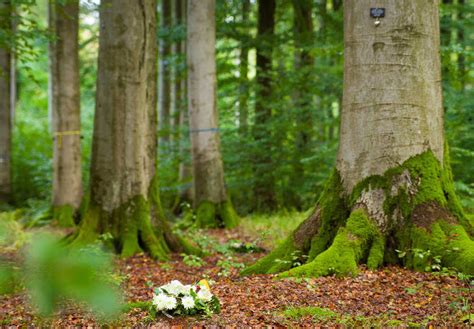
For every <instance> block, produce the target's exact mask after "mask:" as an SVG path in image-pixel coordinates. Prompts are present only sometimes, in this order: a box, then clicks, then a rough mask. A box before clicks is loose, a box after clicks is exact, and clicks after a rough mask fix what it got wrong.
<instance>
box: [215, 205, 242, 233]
mask: <svg viewBox="0 0 474 329" xmlns="http://www.w3.org/2000/svg"><path fill="white" fill-rule="evenodd" d="M219 214H220V217H221V218H222V222H223V223H224V227H226V228H233V227H236V226H237V225H239V216H237V213H236V212H235V210H234V206H233V205H232V202H231V201H230V199H229V200H227V201H224V202H222V203H221V204H220V205H219Z"/></svg>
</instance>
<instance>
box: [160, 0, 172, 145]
mask: <svg viewBox="0 0 474 329" xmlns="http://www.w3.org/2000/svg"><path fill="white" fill-rule="evenodd" d="M171 12H172V8H171V0H161V20H160V23H161V29H162V31H163V30H168V29H169V28H170V27H171V23H172V15H171ZM170 57H171V42H170V40H169V37H164V38H162V39H161V40H160V63H159V64H160V66H159V78H160V81H159V86H158V87H159V95H158V104H159V110H158V113H159V116H160V120H159V122H160V125H159V126H160V143H163V145H166V146H168V143H169V140H170V128H171V116H170V113H171V83H172V81H171V65H170Z"/></svg>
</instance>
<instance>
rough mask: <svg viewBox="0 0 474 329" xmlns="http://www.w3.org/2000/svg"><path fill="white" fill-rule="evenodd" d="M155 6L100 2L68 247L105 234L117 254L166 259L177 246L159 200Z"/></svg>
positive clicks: (120, 0)
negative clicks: (82, 196)
mask: <svg viewBox="0 0 474 329" xmlns="http://www.w3.org/2000/svg"><path fill="white" fill-rule="evenodd" d="M155 9H156V1H155V0H143V1H140V2H138V1H136V2H135V1H128V0H118V1H117V0H105V1H103V2H102V3H101V9H100V20H101V24H100V26H101V28H100V41H99V66H98V79H97V98H96V101H97V105H96V113H95V121H94V137H93V150H92V164H91V170H90V201H89V202H88V205H87V210H86V211H85V214H84V216H83V218H82V222H81V226H80V229H79V231H78V233H77V234H76V236H74V237H73V238H74V239H75V240H74V241H73V244H81V243H87V242H93V241H94V240H95V239H96V238H97V237H98V236H99V234H103V233H109V234H111V235H112V237H113V238H114V241H116V244H115V245H116V246H118V249H119V252H120V253H121V254H122V255H123V256H130V255H133V254H135V253H137V252H140V251H142V250H145V251H147V252H149V253H150V255H151V256H152V257H154V258H158V259H166V258H167V254H168V252H169V250H170V247H171V248H173V249H175V250H179V249H181V250H182V249H183V247H182V246H181V243H180V241H179V239H178V238H177V237H175V236H174V235H172V234H171V232H170V230H169V227H168V226H167V224H166V221H165V219H164V218H163V214H162V210H161V205H160V200H159V191H158V178H157V174H156V147H157V145H156V141H157V134H156V128H157V127H156V125H157V122H156V121H157V120H156V62H157V58H156V54H157V51H156V10H155ZM151 220H153V221H154V223H156V225H157V227H156V235H155V233H154V231H153V227H152V224H151V223H152V221H151Z"/></svg>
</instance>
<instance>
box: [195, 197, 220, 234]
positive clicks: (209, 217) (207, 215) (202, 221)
mask: <svg viewBox="0 0 474 329" xmlns="http://www.w3.org/2000/svg"><path fill="white" fill-rule="evenodd" d="M216 208H217V207H216V204H215V203H213V202H210V201H203V202H201V203H200V204H199V205H198V207H197V209H196V225H197V227H201V228H214V227H218V224H219V223H218V221H217V217H216V214H217V209H216Z"/></svg>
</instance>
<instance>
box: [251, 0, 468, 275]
mask: <svg viewBox="0 0 474 329" xmlns="http://www.w3.org/2000/svg"><path fill="white" fill-rule="evenodd" d="M370 6H371V2H370V1H369V0H363V1H345V2H344V35H345V37H344V41H345V53H344V54H345V64H344V73H345V75H344V99H343V112H342V122H341V134H340V146H339V152H338V159H337V164H336V169H335V170H334V172H333V174H332V176H331V178H330V179H329V180H328V182H327V185H326V188H325V190H324V192H323V193H322V195H321V197H320V199H319V201H318V203H317V206H316V208H315V210H314V211H313V213H312V214H311V215H310V216H309V217H308V219H306V220H305V221H304V222H303V223H302V224H301V225H300V226H299V227H298V228H297V229H296V230H295V231H294V232H293V233H292V234H291V235H290V236H289V237H288V239H287V240H286V242H284V243H283V244H282V245H280V246H279V247H278V248H277V249H276V250H274V251H273V252H272V253H271V254H270V255H268V256H266V257H265V258H263V259H261V260H260V261H259V262H257V263H256V264H255V265H253V266H252V267H250V268H248V269H247V270H246V271H245V272H244V273H247V274H248V273H275V272H282V271H286V272H285V273H283V274H282V276H288V275H290V276H319V275H328V274H334V273H337V274H341V275H347V274H352V275H353V274H355V273H356V272H357V264H359V263H361V262H365V263H367V266H368V267H369V268H377V267H379V266H381V265H382V264H384V262H396V261H398V257H397V253H396V250H401V251H403V253H406V254H405V255H403V254H399V255H398V256H403V258H402V261H403V263H404V265H406V266H408V267H412V268H416V269H424V268H425V266H426V265H428V264H429V261H430V260H429V259H427V257H418V254H419V253H420V251H421V252H423V251H424V252H426V251H427V250H430V251H431V253H432V254H434V255H440V256H442V261H443V264H445V265H446V266H454V267H457V268H458V269H462V270H463V271H464V272H466V273H471V274H472V273H474V257H472V255H473V254H474V242H473V241H472V239H471V238H470V236H471V235H472V234H473V232H474V231H473V228H474V225H473V223H472V221H471V220H469V219H468V218H467V217H466V216H465V214H464V213H463V210H462V208H461V206H460V204H459V201H458V199H457V196H456V194H455V192H454V187H453V181H452V174H451V168H450V162H449V154H448V152H449V151H448V149H447V147H446V143H445V140H444V132H443V113H444V111H443V106H442V92H441V84H440V81H441V65H440V57H439V51H437V50H438V49H439V16H438V2H437V1H434V2H432V3H429V4H428V3H426V1H421V0H416V1H413V0H401V1H396V2H391V1H386V2H385V3H384V7H385V10H386V16H385V18H383V19H382V22H381V24H380V26H377V25H375V24H374V19H372V18H370V16H369V15H368V12H367V10H368V8H370ZM368 32H370V33H368ZM367 35H369V36H370V37H367ZM394 40H395V41H394ZM374 70H375V73H377V72H378V73H380V74H374ZM298 255H306V256H307V259H306V264H304V265H302V266H298V267H296V268H292V265H293V263H294V262H293V260H294V258H295V256H298ZM277 260H278V261H277Z"/></svg>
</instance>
